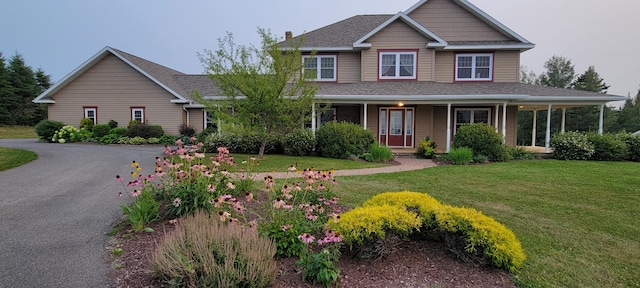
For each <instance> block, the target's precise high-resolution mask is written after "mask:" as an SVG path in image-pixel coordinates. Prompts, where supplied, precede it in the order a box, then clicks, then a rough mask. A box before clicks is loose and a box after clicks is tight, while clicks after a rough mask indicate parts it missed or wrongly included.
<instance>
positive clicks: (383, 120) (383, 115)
mask: <svg viewBox="0 0 640 288" xmlns="http://www.w3.org/2000/svg"><path fill="white" fill-rule="evenodd" d="M380 135H387V109H380Z"/></svg>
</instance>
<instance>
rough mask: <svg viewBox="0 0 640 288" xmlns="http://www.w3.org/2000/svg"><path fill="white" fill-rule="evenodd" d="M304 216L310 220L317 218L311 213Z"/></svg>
mask: <svg viewBox="0 0 640 288" xmlns="http://www.w3.org/2000/svg"><path fill="white" fill-rule="evenodd" d="M306 217H307V219H309V220H311V221H316V219H318V216H316V215H313V214H307V215H306Z"/></svg>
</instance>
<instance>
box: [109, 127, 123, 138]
mask: <svg viewBox="0 0 640 288" xmlns="http://www.w3.org/2000/svg"><path fill="white" fill-rule="evenodd" d="M125 132H127V128H125V127H116V128H111V130H109V134H110V135H118V136H124V133H125Z"/></svg>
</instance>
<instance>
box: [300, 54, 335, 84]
mask: <svg viewBox="0 0 640 288" xmlns="http://www.w3.org/2000/svg"><path fill="white" fill-rule="evenodd" d="M302 61H304V67H303V69H304V78H305V79H307V80H314V81H336V56H335V55H316V56H303V58H302Z"/></svg>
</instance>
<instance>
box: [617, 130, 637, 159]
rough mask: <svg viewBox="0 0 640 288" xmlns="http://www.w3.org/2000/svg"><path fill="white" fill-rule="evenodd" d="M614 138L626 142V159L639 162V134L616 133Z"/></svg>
mask: <svg viewBox="0 0 640 288" xmlns="http://www.w3.org/2000/svg"><path fill="white" fill-rule="evenodd" d="M616 138H617V139H620V140H622V141H624V143H626V144H627V148H628V157H627V160H629V161H634V162H640V134H630V133H618V134H616Z"/></svg>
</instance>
